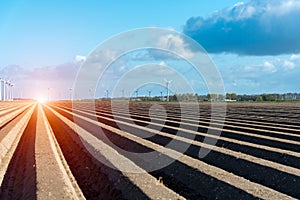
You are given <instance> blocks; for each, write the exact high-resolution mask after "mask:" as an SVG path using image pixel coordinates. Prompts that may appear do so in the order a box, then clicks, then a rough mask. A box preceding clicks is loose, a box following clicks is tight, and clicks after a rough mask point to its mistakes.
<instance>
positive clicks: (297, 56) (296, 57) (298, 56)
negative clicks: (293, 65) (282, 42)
mask: <svg viewBox="0 0 300 200" xmlns="http://www.w3.org/2000/svg"><path fill="white" fill-rule="evenodd" d="M299 58H300V54H292V55H291V57H290V60H298V59H299Z"/></svg>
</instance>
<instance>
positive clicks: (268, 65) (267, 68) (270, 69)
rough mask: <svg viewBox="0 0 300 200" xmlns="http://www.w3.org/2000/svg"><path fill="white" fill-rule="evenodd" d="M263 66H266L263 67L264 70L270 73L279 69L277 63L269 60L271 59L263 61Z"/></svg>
mask: <svg viewBox="0 0 300 200" xmlns="http://www.w3.org/2000/svg"><path fill="white" fill-rule="evenodd" d="M263 67H264V68H263V69H264V71H265V72H268V73H274V72H276V71H277V69H276V67H275V65H274V64H273V63H271V62H269V61H265V62H264V63H263Z"/></svg>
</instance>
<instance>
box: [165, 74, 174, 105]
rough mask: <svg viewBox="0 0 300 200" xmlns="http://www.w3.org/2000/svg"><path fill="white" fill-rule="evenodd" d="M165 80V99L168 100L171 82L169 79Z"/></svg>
mask: <svg viewBox="0 0 300 200" xmlns="http://www.w3.org/2000/svg"><path fill="white" fill-rule="evenodd" d="M164 80H165V82H166V87H167V101H169V100H170V97H169V85H170V84H171V82H172V81H171V80H169V81H168V80H167V79H164Z"/></svg>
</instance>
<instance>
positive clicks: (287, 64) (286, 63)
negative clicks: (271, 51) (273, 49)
mask: <svg viewBox="0 0 300 200" xmlns="http://www.w3.org/2000/svg"><path fill="white" fill-rule="evenodd" d="M283 67H284V68H285V69H294V68H295V63H293V62H291V61H288V60H285V61H284V62H283Z"/></svg>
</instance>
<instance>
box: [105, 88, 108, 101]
mask: <svg viewBox="0 0 300 200" xmlns="http://www.w3.org/2000/svg"><path fill="white" fill-rule="evenodd" d="M105 93H106V99H108V90H105Z"/></svg>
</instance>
